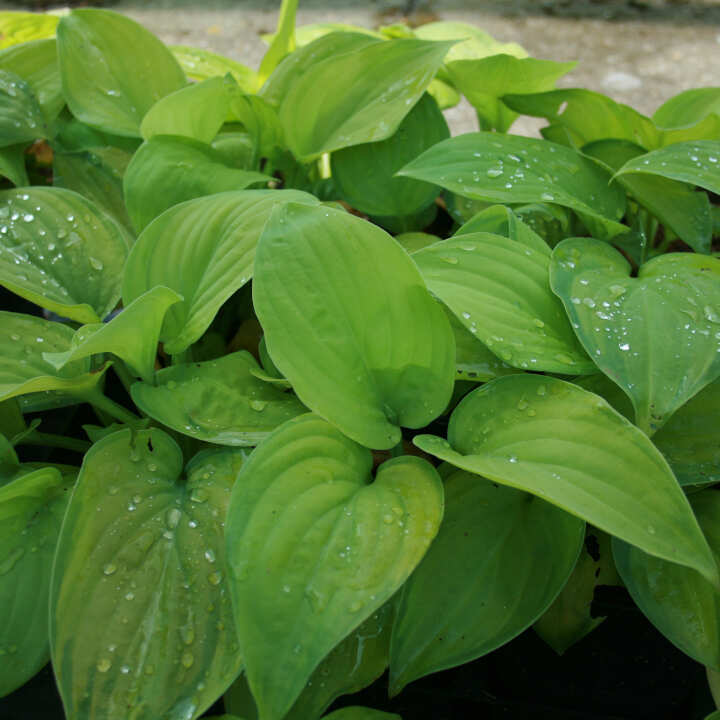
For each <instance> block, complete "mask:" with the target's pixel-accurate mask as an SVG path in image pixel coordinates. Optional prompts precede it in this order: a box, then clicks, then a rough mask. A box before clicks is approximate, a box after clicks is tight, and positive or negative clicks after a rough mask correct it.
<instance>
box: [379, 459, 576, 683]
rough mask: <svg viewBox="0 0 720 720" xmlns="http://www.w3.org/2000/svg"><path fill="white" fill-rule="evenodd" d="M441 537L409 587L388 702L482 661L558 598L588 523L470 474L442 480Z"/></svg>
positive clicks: (395, 639)
mask: <svg viewBox="0 0 720 720" xmlns="http://www.w3.org/2000/svg"><path fill="white" fill-rule="evenodd" d="M444 487H445V515H444V518H443V523H442V525H441V526H440V532H439V533H438V536H437V538H435V540H434V541H433V544H432V545H431V546H430V549H429V550H428V552H427V554H426V555H425V557H424V558H423V560H422V562H421V563H420V565H419V566H418V567H417V569H416V570H415V572H414V573H413V574H412V575H411V577H410V579H409V580H408V581H407V582H406V583H405V585H404V587H403V589H402V593H401V595H400V602H399V606H398V617H397V619H396V621H395V623H394V625H393V635H392V645H391V651H390V693H391V694H392V695H395V694H397V693H398V692H400V690H402V688H403V687H405V685H407V684H408V683H409V682H412V681H413V680H416V679H417V678H420V677H423V676H424V675H428V674H429V673H433V672H437V671H438V670H445V669H447V668H450V667H455V666H456V665H461V664H463V663H466V662H470V661H471V660H474V659H476V658H478V657H481V656H482V655H486V654H487V653H489V652H491V651H492V650H494V649H495V648H497V647H500V646H501V645H504V644H505V643H506V642H508V641H509V640H511V639H512V638H514V637H516V636H517V635H519V634H520V633H521V632H522V631H523V630H525V628H527V627H528V626H529V625H530V624H531V623H532V622H534V621H535V620H536V619H537V618H538V617H539V616H540V615H541V614H542V613H543V612H544V611H545V610H546V609H547V607H548V606H549V605H550V603H551V602H552V601H553V600H554V599H555V597H556V596H557V594H558V593H559V592H560V590H561V589H562V587H563V585H564V584H565V582H566V581H567V579H568V577H569V575H570V573H571V572H572V569H573V567H574V566H575V563H576V561H577V558H578V555H579V553H580V548H581V545H582V541H583V538H584V534H585V523H584V522H583V521H582V520H580V519H578V518H576V517H574V516H572V515H570V514H568V513H566V512H564V511H563V510H560V509H559V508H557V507H555V506H553V505H550V504H549V503H546V502H544V501H542V500H539V499H538V498H536V497H534V496H533V495H528V494H527V493H524V492H521V491H519V490H514V489H512V488H508V487H503V486H502V485H496V484H494V483H491V482H489V481H488V480H485V479H483V478H479V477H477V476H476V475H472V474H471V473H468V472H462V471H455V472H453V473H452V474H451V475H450V476H449V477H446V478H445V484H444Z"/></svg>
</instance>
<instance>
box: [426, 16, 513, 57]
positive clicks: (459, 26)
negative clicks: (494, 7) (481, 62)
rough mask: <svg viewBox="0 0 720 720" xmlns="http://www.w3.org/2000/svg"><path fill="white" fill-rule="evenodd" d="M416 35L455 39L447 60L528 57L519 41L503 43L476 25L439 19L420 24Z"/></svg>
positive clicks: (433, 38)
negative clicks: (498, 56)
mask: <svg viewBox="0 0 720 720" xmlns="http://www.w3.org/2000/svg"><path fill="white" fill-rule="evenodd" d="M414 34H415V37H419V38H421V39H422V40H455V41H460V42H456V43H455V44H454V45H453V46H452V47H451V48H450V49H449V50H448V52H447V55H446V56H445V62H446V63H449V62H452V61H454V60H477V59H480V58H484V57H488V56H490V55H498V54H500V53H503V54H505V55H513V56H515V57H518V58H523V57H527V52H526V51H525V50H524V49H523V48H522V47H520V45H518V44H517V43H503V42H499V41H498V40H495V38H493V37H492V36H491V35H489V34H488V33H486V32H485V31H484V30H481V29H480V28H479V27H477V26H475V25H470V24H468V23H463V22H454V21H447V20H445V21H439V22H431V23H426V24H424V25H420V26H419V27H417V28H415V30H414Z"/></svg>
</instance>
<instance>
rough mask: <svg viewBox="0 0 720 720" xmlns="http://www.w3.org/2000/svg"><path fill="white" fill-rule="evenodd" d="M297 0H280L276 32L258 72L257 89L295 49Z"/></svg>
mask: <svg viewBox="0 0 720 720" xmlns="http://www.w3.org/2000/svg"><path fill="white" fill-rule="evenodd" d="M297 6H298V0H282V4H281V5H280V14H279V16H278V24H277V31H276V32H275V35H274V37H273V39H272V42H271V43H270V47H269V48H268V51H267V52H266V53H265V57H263V59H262V62H261V63H260V69H259V70H258V78H257V79H258V87H260V86H262V85H263V84H264V83H265V81H266V80H267V79H268V77H269V76H270V74H271V73H272V71H273V70H274V69H275V68H276V67H277V66H278V64H279V63H280V61H281V60H282V59H283V58H284V57H285V56H286V55H288V54H289V53H291V52H292V51H293V50H294V49H295V13H296V12H297Z"/></svg>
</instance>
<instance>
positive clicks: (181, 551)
mask: <svg viewBox="0 0 720 720" xmlns="http://www.w3.org/2000/svg"><path fill="white" fill-rule="evenodd" d="M241 463H242V456H241V455H240V454H239V453H237V452H233V451H230V450H219V451H210V452H207V451H206V452H204V453H200V454H199V455H197V456H196V457H195V458H193V460H192V461H191V462H190V463H189V464H188V466H187V468H186V469H185V473H184V475H185V476H184V477H183V472H182V454H181V452H180V449H179V448H178V446H177V445H176V444H175V443H174V441H173V440H172V439H170V437H168V436H167V435H166V434H165V433H163V432H162V431H160V430H156V429H152V430H144V431H141V432H138V433H136V434H135V435H133V434H132V433H131V431H130V430H123V431H120V432H116V433H113V434H112V435H109V436H107V437H106V438H104V439H103V440H101V441H100V442H98V443H96V444H95V445H93V447H92V449H91V450H90V451H89V452H88V453H87V455H86V456H85V461H84V463H83V467H82V469H81V471H80V476H79V478H78V482H77V485H76V487H75V491H74V493H73V497H72V500H71V501H70V505H69V507H68V511H67V514H66V515H65V520H64V522H63V527H62V531H61V534H60V540H59V543H58V549H57V555H56V558H55V566H54V569H53V578H52V585H51V601H50V639H51V649H52V659H53V668H54V670H55V677H56V680H57V684H58V688H59V689H60V694H61V695H62V698H63V704H64V706H65V710H66V713H67V715H68V716H69V717H75V718H80V717H83V718H89V717H125V716H127V709H128V707H131V708H133V712H136V713H140V712H141V713H142V717H153V718H160V717H162V718H167V720H181V719H182V720H187V719H188V718H194V717H197V716H198V715H200V714H202V712H203V711H204V710H205V709H206V708H208V707H209V706H210V705H211V704H212V703H213V702H214V701H215V699H216V698H217V697H218V695H219V694H220V693H222V691H223V690H224V689H225V688H226V687H227V685H228V684H229V683H230V682H231V681H232V679H233V678H234V677H235V676H236V675H237V673H238V672H239V670H240V667H241V659H240V656H239V654H238V647H237V641H236V639H235V633H234V627H233V616H232V610H231V606H230V597H229V593H228V590H227V586H226V584H227V581H226V579H225V577H224V566H225V550H224V542H223V520H224V518H225V513H226V508H227V504H228V500H229V497H230V492H229V491H230V488H231V487H232V485H233V482H234V480H235V476H236V474H237V471H238V469H239V467H240V465H241ZM171 660H174V661H176V662H172V661H171ZM138 717H140V715H138Z"/></svg>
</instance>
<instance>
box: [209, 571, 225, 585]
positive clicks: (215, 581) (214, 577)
mask: <svg viewBox="0 0 720 720" xmlns="http://www.w3.org/2000/svg"><path fill="white" fill-rule="evenodd" d="M208 582H209V583H210V584H211V585H219V584H220V583H221V582H222V573H220V572H218V571H217V570H216V571H215V572H213V573H210V574H209V575H208Z"/></svg>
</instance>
